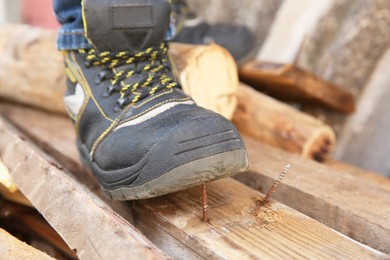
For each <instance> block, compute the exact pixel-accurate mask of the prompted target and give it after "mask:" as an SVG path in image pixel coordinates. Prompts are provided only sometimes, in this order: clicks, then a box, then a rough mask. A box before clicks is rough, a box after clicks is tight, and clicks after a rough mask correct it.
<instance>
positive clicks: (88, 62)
mask: <svg viewBox="0 0 390 260" xmlns="http://www.w3.org/2000/svg"><path fill="white" fill-rule="evenodd" d="M168 48H169V44H168V42H163V43H161V44H160V45H159V46H156V47H151V48H147V49H145V50H143V51H137V52H129V51H121V52H115V53H113V52H108V51H105V52H97V51H96V50H95V49H90V50H82V49H81V50H79V53H80V54H82V55H84V56H85V66H86V67H90V66H101V67H102V70H101V71H100V73H99V74H98V75H97V78H96V84H100V83H101V82H103V81H104V80H110V81H111V85H110V86H109V87H108V89H107V93H106V95H105V96H109V95H111V93H112V92H119V93H120V98H119V100H118V102H117V104H118V107H119V109H122V108H123V107H124V106H125V105H127V104H130V103H133V104H134V103H136V102H138V101H139V100H141V99H143V98H144V97H146V96H148V95H152V94H154V93H156V92H157V91H159V90H162V89H170V88H174V87H176V86H178V83H177V82H176V81H175V80H174V79H173V77H172V76H171V73H170V66H169V61H168V58H167V52H168ZM145 72H146V73H145ZM135 75H139V80H136V82H133V83H126V79H129V78H131V77H133V76H135ZM141 75H142V76H141Z"/></svg>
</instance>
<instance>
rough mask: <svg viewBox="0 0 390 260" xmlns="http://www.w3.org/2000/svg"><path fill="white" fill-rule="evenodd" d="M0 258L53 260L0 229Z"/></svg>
mask: <svg viewBox="0 0 390 260" xmlns="http://www.w3.org/2000/svg"><path fill="white" fill-rule="evenodd" d="M0 258H2V259H33V260H35V259H37V260H38V259H45V260H46V259H48V260H49V259H54V258H51V257H50V256H48V255H47V254H45V253H43V252H41V251H39V250H37V249H35V248H33V247H31V246H29V245H27V244H26V243H23V242H22V241H20V240H19V239H17V238H15V237H13V236H12V235H10V234H9V233H8V232H6V231H5V230H3V229H1V228H0Z"/></svg>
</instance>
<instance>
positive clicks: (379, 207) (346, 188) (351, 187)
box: [237, 138, 390, 253]
mask: <svg viewBox="0 0 390 260" xmlns="http://www.w3.org/2000/svg"><path fill="white" fill-rule="evenodd" d="M245 143H246V146H247V149H248V153H249V158H250V162H251V166H250V171H249V173H247V174H244V175H241V176H238V177H237V178H238V179H239V180H240V181H242V182H244V183H246V184H248V185H249V186H251V187H253V188H255V189H258V190H261V191H265V190H266V189H268V188H269V187H270V186H271V185H272V183H273V181H274V180H275V179H276V178H277V177H278V175H279V173H280V171H281V170H282V169H283V167H284V166H285V165H287V164H289V163H291V164H292V166H291V169H290V171H289V173H288V175H287V176H286V177H285V178H284V180H283V183H282V184H281V185H280V186H279V188H278V191H277V192H276V193H275V194H274V198H275V199H277V200H278V201H280V202H282V203H284V204H286V205H288V206H289V207H292V208H294V209H296V210H298V211H300V212H302V213H304V214H306V215H307V216H310V217H312V218H314V219H316V220H318V221H319V222H321V223H324V224H325V225H327V226H329V227H331V228H333V229H335V230H337V231H339V232H341V233H343V234H345V235H346V236H349V237H351V238H353V239H355V240H357V241H360V242H362V243H364V244H366V245H369V246H371V247H373V248H376V249H378V250H380V251H383V252H386V253H390V200H389V199H388V198H389V197H390V180H389V179H386V178H384V177H382V176H378V175H375V174H373V173H369V172H364V171H363V170H359V171H357V170H353V168H351V166H349V167H347V166H344V167H342V168H341V167H337V168H336V167H335V168H333V167H328V166H326V165H323V164H319V163H316V162H314V161H309V160H306V159H304V158H300V157H299V156H296V155H293V154H290V153H286V152H284V151H281V150H278V149H275V148H272V147H269V146H267V145H264V144H261V143H259V142H257V141H255V140H253V139H250V138H245ZM358 172H360V174H359V173H358ZM381 182H382V183H381Z"/></svg>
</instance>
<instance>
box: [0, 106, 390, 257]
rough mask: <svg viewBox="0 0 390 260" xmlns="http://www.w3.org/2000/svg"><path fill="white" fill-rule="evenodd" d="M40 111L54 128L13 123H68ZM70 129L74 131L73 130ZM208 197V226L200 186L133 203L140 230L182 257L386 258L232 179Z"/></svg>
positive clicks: (42, 133) (63, 150) (51, 142)
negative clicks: (266, 203) (203, 217)
mask: <svg viewBox="0 0 390 260" xmlns="http://www.w3.org/2000/svg"><path fill="white" fill-rule="evenodd" d="M24 111H25V112H24V113H25V114H24V115H25V117H26V118H29V117H31V116H29V115H31V114H29V113H30V111H31V109H25V110H24ZM36 113H41V114H42V117H41V119H43V118H46V120H47V121H50V122H51V125H52V127H51V129H50V130H47V129H45V126H44V125H41V124H40V123H39V122H40V121H38V120H37V121H35V125H33V124H32V121H30V122H28V125H27V124H25V123H24V120H16V119H14V122H17V125H18V126H19V127H21V128H23V129H24V130H25V131H27V132H30V131H31V129H36V130H34V131H35V133H38V132H39V131H38V130H37V129H40V134H35V135H36V136H35V138H37V139H41V138H44V136H45V132H46V131H54V132H55V128H56V126H57V125H58V124H57V123H56V122H57V120H63V119H62V118H59V117H54V116H50V115H48V114H44V113H42V112H36ZM7 114H8V115H10V113H7ZM59 126H60V127H63V126H61V125H59ZM57 127H58V126H57ZM68 131H69V132H73V130H72V128H71V126H70V127H69V128H68ZM30 134H31V135H33V134H32V133H30ZM55 139H56V138H55V136H52V137H51V139H50V140H49V141H47V143H48V145H51V146H55V144H56V142H55ZM68 142H70V143H71V142H72V140H68ZM0 147H1V146H0ZM55 150H58V151H61V153H63V154H67V153H68V152H71V151H68V150H67V148H66V146H65V147H57V148H55ZM279 171H280V169H278V172H279ZM22 177H23V176H21V175H19V176H18V178H22ZM208 194H209V207H210V222H209V223H205V222H202V221H201V220H200V219H201V214H202V211H201V206H200V201H201V200H200V195H201V194H200V189H199V188H197V187H195V188H193V189H190V190H187V191H183V192H180V193H175V194H171V195H167V196H163V197H159V198H155V199H151V200H144V201H136V202H133V203H132V204H131V205H132V207H133V210H134V215H135V222H136V224H137V227H139V228H140V229H141V230H142V231H143V232H144V233H145V235H147V236H148V237H149V238H150V239H151V240H152V241H153V242H154V243H155V244H156V245H158V246H159V247H160V248H162V249H163V250H164V251H165V252H166V253H168V254H169V255H171V256H173V257H176V258H179V259H183V258H186V259H193V258H212V259H234V258H236V259H237V258H239V259H248V258H264V257H273V258H275V257H291V256H295V257H297V258H304V257H308V258H323V259H326V258H335V257H344V258H361V259H363V258H367V257H368V258H372V257H376V258H379V257H382V256H383V255H382V254H381V253H379V252H377V251H375V250H373V249H370V248H368V247H363V246H361V245H359V244H357V243H356V242H354V241H352V240H350V239H348V238H346V237H344V236H342V235H340V234H338V233H337V232H335V231H333V230H331V229H329V228H328V227H326V226H324V225H322V224H319V223H318V222H316V221H314V220H312V219H310V218H308V217H306V216H304V215H302V214H300V213H298V212H296V211H294V210H292V209H290V208H288V207H286V206H283V205H281V204H280V203H277V202H272V204H271V207H269V208H265V207H261V204H259V202H258V201H259V200H261V199H262V198H263V196H262V195H261V194H260V193H258V192H256V191H254V190H252V189H250V188H248V187H246V186H244V185H242V184H240V183H238V182H236V181H234V180H232V179H225V180H221V181H218V182H214V183H211V184H208ZM124 204H125V205H128V204H126V203H124ZM101 232H103V231H101Z"/></svg>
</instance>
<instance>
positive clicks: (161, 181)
mask: <svg viewBox="0 0 390 260" xmlns="http://www.w3.org/2000/svg"><path fill="white" fill-rule="evenodd" d="M248 166H249V162H248V156H247V153H246V151H245V150H234V151H229V152H225V153H221V154H216V155H213V156H209V157H206V158H203V159H199V160H196V161H192V162H189V163H186V164H184V165H181V166H178V167H176V168H174V169H173V170H171V171H169V172H167V173H165V174H163V175H162V176H160V177H158V178H156V179H154V180H152V181H150V182H148V183H145V184H143V185H140V186H135V187H121V188H118V189H113V190H104V191H105V193H106V194H107V196H108V197H110V198H112V199H114V200H137V199H147V198H152V197H156V196H161V195H164V194H167V193H172V192H177V191H180V190H184V189H187V188H189V187H193V186H197V185H200V184H202V183H206V182H210V181H214V180H217V179H221V178H225V177H230V176H232V175H234V174H236V173H240V172H244V171H246V170H247V169H248ZM189 173H192V174H189ZM189 175H190V176H194V177H193V178H189Z"/></svg>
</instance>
